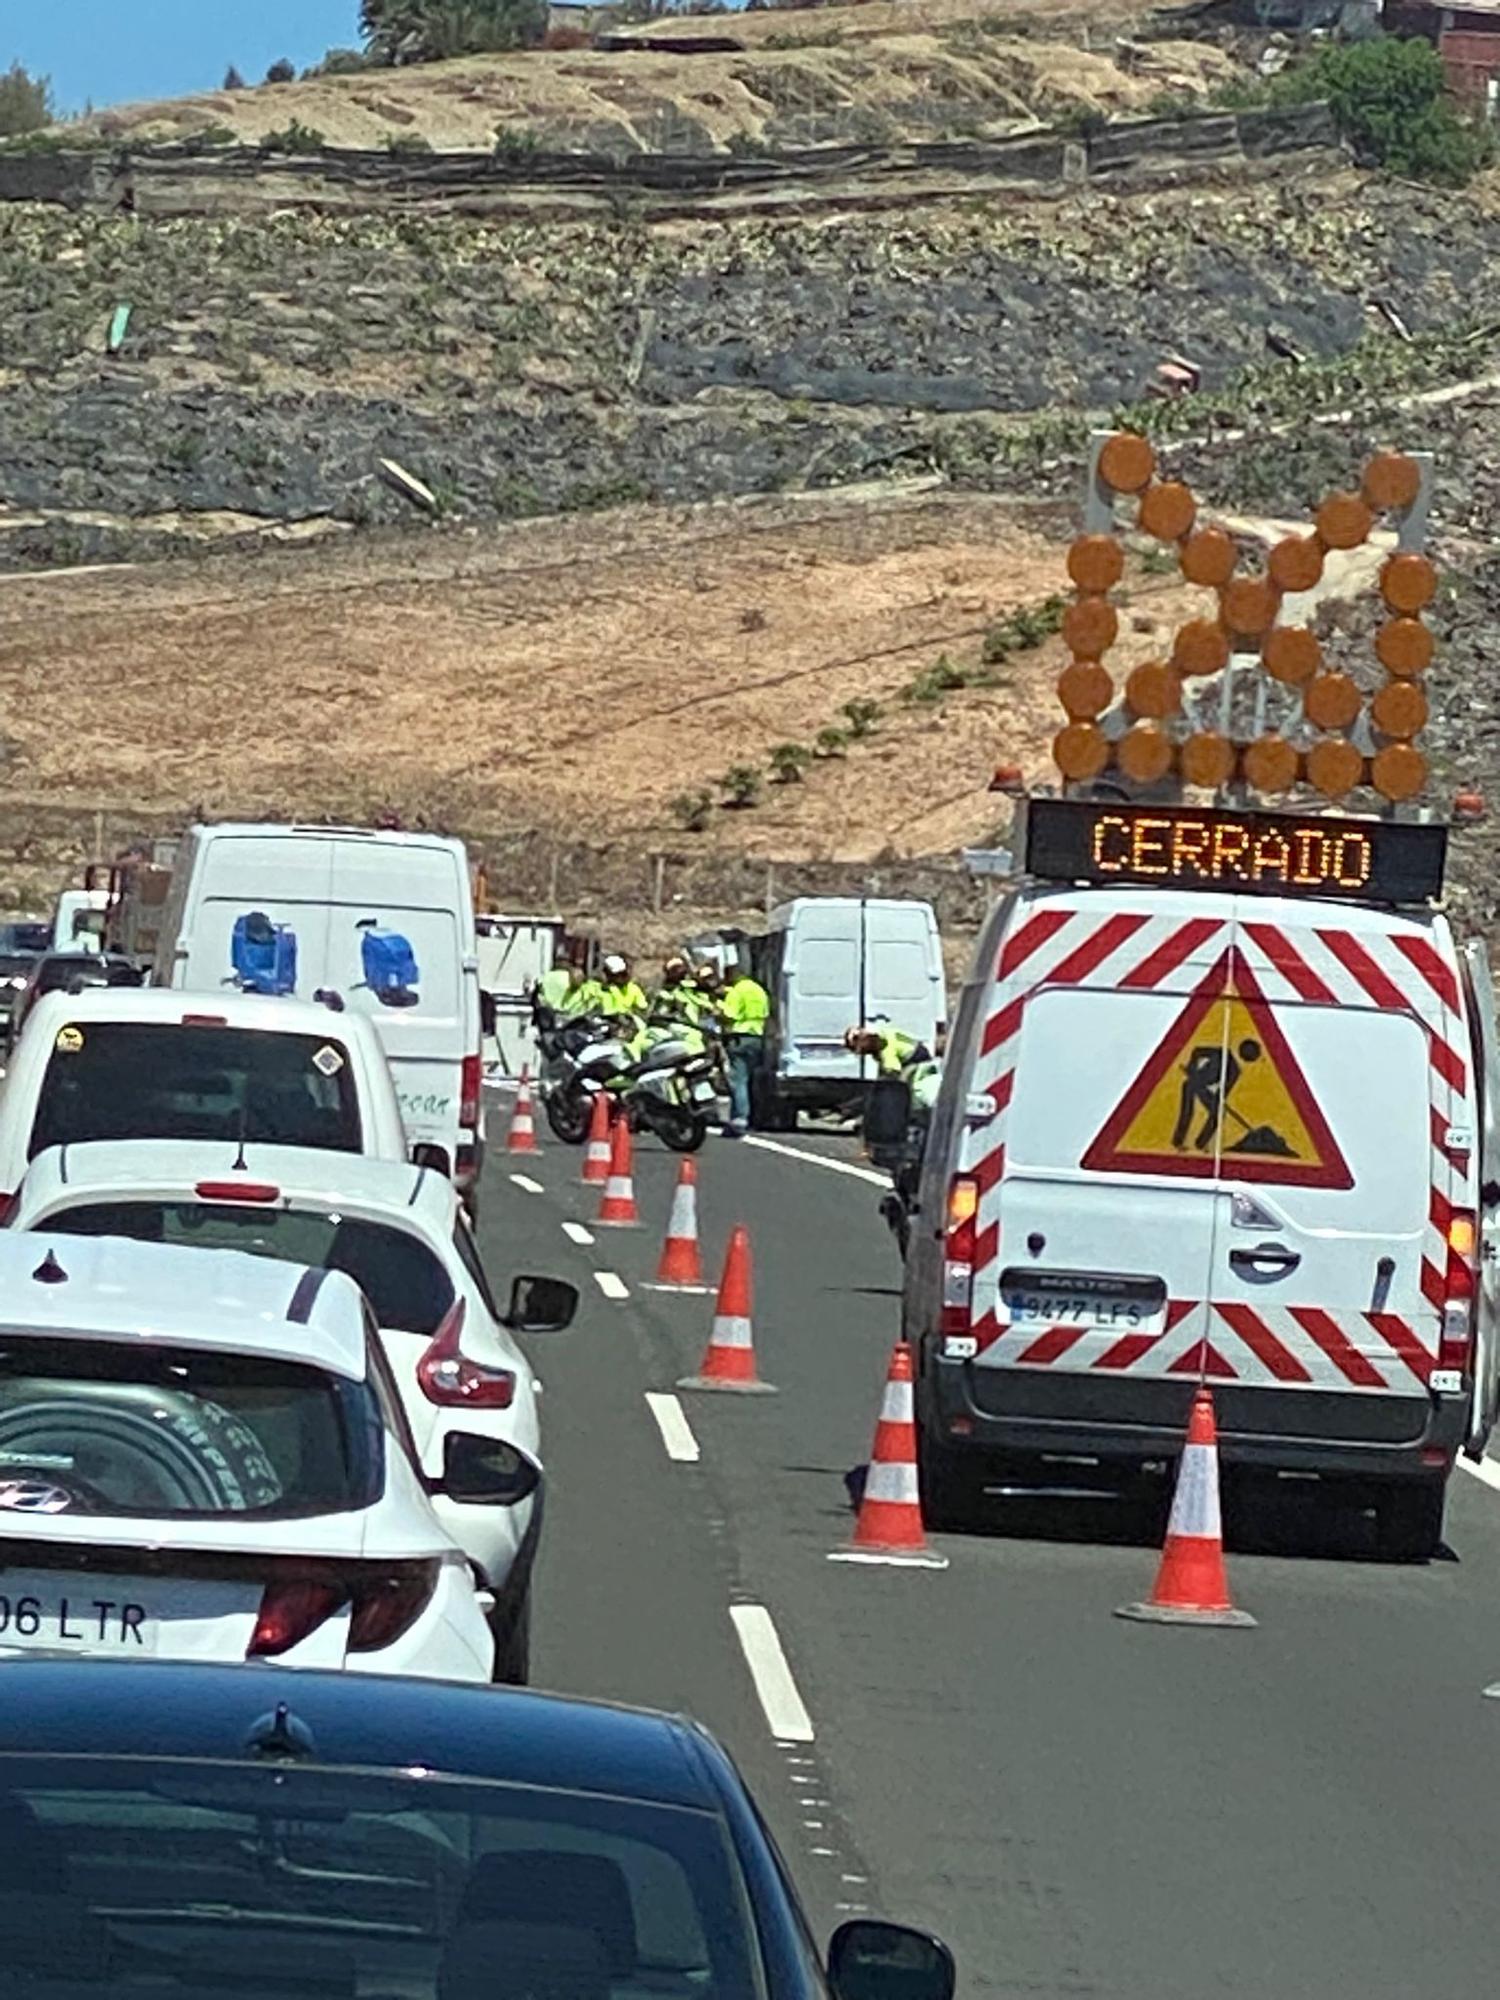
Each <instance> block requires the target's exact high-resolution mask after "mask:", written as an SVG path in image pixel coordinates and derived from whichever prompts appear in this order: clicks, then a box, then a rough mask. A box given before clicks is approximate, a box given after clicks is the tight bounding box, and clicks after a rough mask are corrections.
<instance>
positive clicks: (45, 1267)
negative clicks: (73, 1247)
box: [31, 1250, 68, 1285]
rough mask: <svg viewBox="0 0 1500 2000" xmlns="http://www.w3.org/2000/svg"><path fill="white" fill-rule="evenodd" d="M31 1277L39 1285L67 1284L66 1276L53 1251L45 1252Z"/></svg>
mask: <svg viewBox="0 0 1500 2000" xmlns="http://www.w3.org/2000/svg"><path fill="white" fill-rule="evenodd" d="M31 1275H32V1277H33V1278H35V1279H36V1281H37V1283H38V1284H39V1285H65V1284H66V1283H67V1282H68V1274H67V1272H66V1271H65V1270H64V1269H63V1267H62V1265H61V1264H59V1263H58V1261H57V1252H56V1251H55V1250H49V1251H48V1252H47V1254H46V1256H45V1257H44V1258H43V1259H42V1261H41V1263H40V1264H38V1265H37V1267H36V1269H35V1270H34V1271H33V1272H32V1274H31Z"/></svg>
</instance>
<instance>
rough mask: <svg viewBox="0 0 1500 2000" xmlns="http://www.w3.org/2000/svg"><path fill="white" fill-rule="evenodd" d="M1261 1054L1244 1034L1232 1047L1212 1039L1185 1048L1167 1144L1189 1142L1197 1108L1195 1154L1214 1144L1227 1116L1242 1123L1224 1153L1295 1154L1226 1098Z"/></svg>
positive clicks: (1273, 1132)
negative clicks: (1242, 1114)
mask: <svg viewBox="0 0 1500 2000" xmlns="http://www.w3.org/2000/svg"><path fill="white" fill-rule="evenodd" d="M1260 1058H1261V1046H1260V1043H1259V1042H1257V1041H1255V1040H1253V1039H1252V1038H1251V1037H1250V1036H1248V1035H1247V1036H1246V1037H1245V1039H1244V1040H1243V1041H1241V1042H1240V1043H1239V1044H1238V1045H1237V1046H1236V1047H1235V1048H1233V1049H1229V1048H1225V1047H1223V1046H1221V1045H1220V1044H1219V1043H1217V1042H1200V1043H1199V1045H1198V1046H1197V1048H1195V1049H1192V1050H1190V1051H1189V1052H1188V1059H1187V1061H1186V1062H1185V1063H1184V1064H1183V1065H1182V1090H1181V1094H1180V1095H1179V1097H1178V1100H1177V1123H1176V1125H1175V1126H1174V1127H1173V1129H1172V1144H1173V1146H1174V1147H1175V1148H1176V1149H1177V1150H1178V1151H1179V1152H1180V1151H1181V1150H1182V1149H1183V1147H1184V1146H1186V1145H1187V1143H1188V1132H1189V1130H1190V1128H1191V1126H1192V1122H1193V1114H1194V1113H1195V1112H1201V1113H1202V1114H1203V1119H1202V1123H1201V1124H1200V1125H1199V1127H1198V1133H1197V1137H1196V1138H1195V1139H1194V1140H1193V1141H1192V1144H1193V1146H1194V1148H1195V1149H1196V1150H1197V1151H1198V1152H1200V1153H1202V1152H1205V1151H1207V1149H1208V1147H1209V1146H1211V1145H1212V1144H1213V1141H1214V1139H1215V1137H1216V1136H1217V1134H1218V1132H1219V1129H1220V1127H1221V1125H1222V1124H1223V1122H1224V1120H1225V1119H1226V1118H1232V1119H1233V1120H1234V1122H1235V1124H1237V1125H1239V1126H1242V1127H1243V1131H1242V1134H1241V1136H1240V1137H1239V1138H1238V1139H1236V1140H1234V1141H1233V1143H1232V1144H1230V1145H1228V1146H1226V1147H1225V1148H1224V1150H1225V1152H1227V1153H1262V1154H1277V1155H1279V1156H1280V1157H1281V1158H1283V1159H1290V1158H1292V1157H1294V1155H1295V1150H1296V1149H1295V1148H1294V1147H1293V1146H1291V1145H1289V1144H1288V1143H1287V1141H1286V1140H1285V1139H1284V1138H1283V1137H1282V1135H1281V1134H1280V1133H1279V1132H1277V1131H1276V1130H1275V1129H1274V1128H1273V1127H1271V1126H1270V1125H1252V1124H1250V1122H1249V1121H1248V1119H1245V1118H1242V1117H1241V1116H1240V1114H1239V1113H1238V1112H1237V1111H1236V1110H1235V1108H1234V1106H1233V1105H1232V1104H1231V1103H1230V1102H1229V1099H1230V1096H1231V1094H1232V1093H1233V1091H1234V1087H1235V1085H1236V1084H1237V1083H1238V1082H1239V1080H1240V1078H1241V1076H1242V1075H1243V1074H1244V1070H1245V1068H1246V1066H1247V1065H1248V1064H1250V1063H1254V1062H1259V1061H1260Z"/></svg>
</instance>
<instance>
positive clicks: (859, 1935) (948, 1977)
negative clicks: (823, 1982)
mask: <svg viewBox="0 0 1500 2000" xmlns="http://www.w3.org/2000/svg"><path fill="white" fill-rule="evenodd" d="M956 1979H957V1974H956V1972H955V1970H954V1965H953V1954H952V1952H951V1951H949V1949H948V1947H947V1945H945V1944H944V1943H943V1941H942V1939H941V1938H938V1937H933V1936H932V1934H931V1933H930V1932H928V1931H918V1930H912V1929H911V1928H910V1927H909V1926H908V1925H906V1924H888V1923H884V1922H882V1921H881V1920H880V1919H879V1918H874V1917H856V1918H854V1919H853V1920H852V1921H851V1922H849V1923H847V1924H840V1925H839V1927H838V1929H837V1930H836V1931H835V1932H834V1934H833V1936H832V1938H831V1939H830V1940H829V1944H828V1983H829V1985H830V1986H831V1987H832V1988H833V1992H834V2000H953V1989H954V1985H955V1983H956Z"/></svg>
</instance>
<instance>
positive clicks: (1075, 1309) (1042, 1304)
mask: <svg viewBox="0 0 1500 2000" xmlns="http://www.w3.org/2000/svg"><path fill="white" fill-rule="evenodd" d="M1005 1311H1006V1316H1007V1317H1008V1318H1009V1319H1010V1320H1011V1321H1012V1322H1013V1323H1014V1324H1015V1325H1017V1326H1025V1325H1027V1324H1028V1323H1031V1322H1038V1323H1045V1324H1046V1325H1048V1326H1118V1327H1120V1328H1122V1329H1128V1328H1130V1327H1135V1326H1144V1325H1145V1324H1146V1322H1147V1320H1148V1319H1150V1318H1151V1317H1152V1308H1151V1306H1150V1305H1149V1303H1148V1302H1147V1301H1146V1300H1144V1299H1107V1298H1104V1297H1102V1296H1101V1295H1100V1294H1099V1293H1097V1292H1048V1293H1040V1292H1007V1293H1006V1294H1005Z"/></svg>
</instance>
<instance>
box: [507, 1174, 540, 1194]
mask: <svg viewBox="0 0 1500 2000" xmlns="http://www.w3.org/2000/svg"><path fill="white" fill-rule="evenodd" d="M511 1180H512V1181H513V1183H514V1184H515V1185H516V1186H517V1187H518V1188H520V1189H521V1191H522V1192H523V1193H524V1194H545V1193H546V1192H547V1190H546V1189H545V1188H544V1187H543V1186H542V1184H541V1182H540V1181H534V1180H533V1179H532V1178H531V1176H530V1174H512V1175H511Z"/></svg>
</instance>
